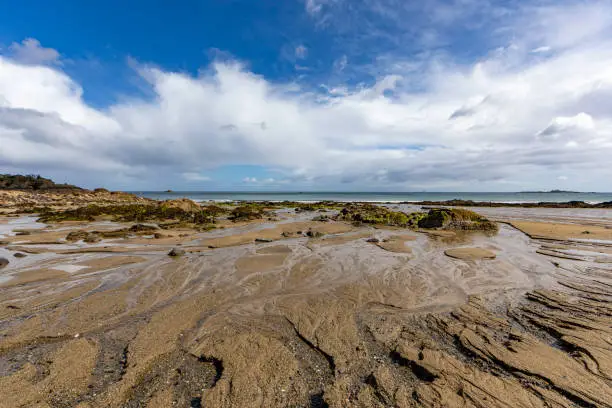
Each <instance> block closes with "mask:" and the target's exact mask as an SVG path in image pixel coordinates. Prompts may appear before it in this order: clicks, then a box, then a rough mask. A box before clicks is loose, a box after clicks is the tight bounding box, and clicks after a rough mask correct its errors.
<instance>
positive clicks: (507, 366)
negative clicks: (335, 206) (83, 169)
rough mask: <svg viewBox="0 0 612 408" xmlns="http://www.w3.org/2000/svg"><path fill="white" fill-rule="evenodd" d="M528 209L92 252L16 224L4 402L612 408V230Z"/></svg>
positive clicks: (228, 227)
mask: <svg viewBox="0 0 612 408" xmlns="http://www.w3.org/2000/svg"><path fill="white" fill-rule="evenodd" d="M476 210H477V211H478V209H476ZM519 210H521V209H517V208H511V209H505V208H488V209H487V211H488V213H487V214H486V215H487V216H488V217H491V218H492V219H497V220H499V221H503V222H504V223H502V224H500V230H499V233H497V234H483V233H478V232H470V233H463V232H458V233H454V232H453V233H448V231H434V232H431V231H430V232H428V233H419V232H418V231H409V230H402V229H398V228H373V227H371V226H367V225H351V224H348V223H343V222H340V221H329V222H317V221H310V220H311V219H312V218H313V217H314V216H315V215H316V213H315V212H311V213H306V214H294V213H290V212H280V213H279V214H278V217H277V218H278V219H279V221H263V222H261V221H256V222H251V223H240V224H231V223H226V224H224V227H225V228H224V229H217V230H213V231H209V232H198V231H180V232H179V231H169V232H165V231H164V232H163V233H164V234H166V235H169V236H170V237H167V238H160V239H155V238H153V237H152V236H146V235H145V236H130V237H127V238H114V239H103V240H102V241H101V242H98V243H94V244H88V243H85V242H82V241H78V242H67V241H66V240H65V237H66V235H67V234H68V233H69V232H70V231H73V230H80V229H87V230H100V225H95V226H94V225H88V224H83V223H72V224H71V223H61V224H58V225H53V226H48V227H45V228H42V227H44V226H42V225H34V226H33V225H31V222H32V220H31V219H29V221H28V220H26V219H23V220H24V221H23V223H22V225H20V226H19V228H32V227H34V228H39V229H38V230H36V231H30V233H29V234H28V235H21V236H15V235H14V234H13V233H12V232H11V231H12V229H11V228H7V225H11V224H8V222H12V221H14V220H15V219H14V218H11V219H9V218H2V217H0V225H1V226H2V228H3V229H2V230H1V231H0V234H3V235H5V236H4V237H0V241H6V242H5V243H4V244H3V245H2V246H0V257H5V258H7V259H8V260H9V261H10V263H9V265H8V266H7V267H5V268H4V269H2V270H0V285H1V286H0V291H1V293H2V296H0V390H1V391H0V393H1V394H2V397H3V398H0V407H11V408H12V407H30V406H41V407H80V408H85V407H105V408H106V407H166V406H168V407H171V406H185V407H189V406H192V407H193V406H205V407H325V406H329V407H388V406H396V407H420V406H426V407H466V406H468V407H469V406H475V407H590V406H593V407H609V406H612V405H611V404H612V403H611V401H612V386H611V384H612V382H611V381H612V342H611V341H610V338H611V336H612V328H611V327H612V304H611V303H610V301H611V300H612V262H607V260H609V259H610V258H611V256H610V250H611V249H612V242H610V240H612V238H611V237H610V236H609V235H607V234H608V232H607V231H612V229H609V228H607V227H609V226H610V225H612V219H611V218H607V217H602V218H597V217H596V216H594V215H593V214H594V213H593V212H594V211H604V210H591V209H586V210H580V209H571V210H567V209H559V210H558V212H555V211H557V210H556V209H529V210H532V211H531V212H529V213H526V212H521V211H519ZM538 211H540V212H538ZM543 211H546V213H545V216H544V217H542V218H538V217H539V215H541V214H544V213H543ZM569 211H571V214H570V216H568V212H569ZM581 211H582V212H581ZM517 213H520V214H518V215H517ZM28 224H30V225H28ZM15 225H17V224H15ZM567 225H570V226H571V227H568V226H567ZM129 226H130V224H112V225H107V228H108V229H109V230H111V229H116V228H128V227H129ZM587 230H588V231H589V234H583V231H587ZM2 231H4V232H2ZM611 233H612V232H611ZM585 236H586V238H585ZM371 238H376V239H377V240H378V241H377V242H374V241H373V240H371ZM368 240H370V241H371V242H368ZM173 247H175V248H180V249H183V250H184V251H185V255H183V256H180V257H169V256H168V255H167V253H168V251H169V250H170V249H171V248H173ZM17 251H20V252H25V253H26V254H27V256H26V257H24V258H15V257H14V256H13V255H14V253H15V252H17ZM490 254H493V255H494V258H492V259H483V258H491V256H490Z"/></svg>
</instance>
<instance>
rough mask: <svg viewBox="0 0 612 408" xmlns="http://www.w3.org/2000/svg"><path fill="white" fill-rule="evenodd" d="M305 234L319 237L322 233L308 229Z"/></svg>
mask: <svg viewBox="0 0 612 408" xmlns="http://www.w3.org/2000/svg"><path fill="white" fill-rule="evenodd" d="M306 235H307V236H309V237H310V238H321V237H322V236H323V233H321V232H319V231H313V230H308V232H306Z"/></svg>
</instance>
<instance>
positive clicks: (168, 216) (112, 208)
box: [40, 200, 215, 224]
mask: <svg viewBox="0 0 612 408" xmlns="http://www.w3.org/2000/svg"><path fill="white" fill-rule="evenodd" d="M176 201H177V200H174V202H171V203H168V202H162V203H147V204H124V205H107V206H101V205H95V204H94V205H87V206H83V207H79V208H76V209H73V210H64V211H55V212H48V213H46V214H43V216H42V217H41V218H40V221H41V222H45V223H49V222H60V221H94V220H95V219H96V218H97V217H106V218H110V219H112V220H114V221H119V222H139V223H142V222H152V221H153V222H158V221H176V222H184V223H191V224H213V223H214V222H215V215H214V214H213V213H209V212H207V211H206V210H205V209H204V208H202V207H200V206H199V205H197V203H195V202H193V201H191V200H188V201H191V203H192V204H193V205H192V204H190V203H187V202H184V201H181V202H180V203H177V202H176Z"/></svg>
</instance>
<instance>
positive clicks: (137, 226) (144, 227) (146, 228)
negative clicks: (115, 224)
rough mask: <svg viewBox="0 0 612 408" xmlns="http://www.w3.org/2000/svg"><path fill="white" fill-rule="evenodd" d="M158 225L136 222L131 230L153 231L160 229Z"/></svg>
mask: <svg viewBox="0 0 612 408" xmlns="http://www.w3.org/2000/svg"><path fill="white" fill-rule="evenodd" d="M158 229H159V227H158V226H157V225H152V224H134V225H132V226H131V227H130V232H152V231H155V230H158Z"/></svg>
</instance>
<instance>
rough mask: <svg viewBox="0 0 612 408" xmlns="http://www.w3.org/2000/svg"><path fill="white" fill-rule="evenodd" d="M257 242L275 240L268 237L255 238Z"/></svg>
mask: <svg viewBox="0 0 612 408" xmlns="http://www.w3.org/2000/svg"><path fill="white" fill-rule="evenodd" d="M255 242H260V243H265V242H274V240H273V239H268V238H255Z"/></svg>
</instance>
